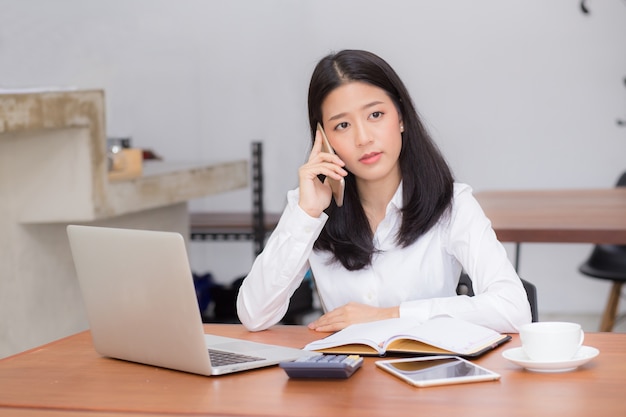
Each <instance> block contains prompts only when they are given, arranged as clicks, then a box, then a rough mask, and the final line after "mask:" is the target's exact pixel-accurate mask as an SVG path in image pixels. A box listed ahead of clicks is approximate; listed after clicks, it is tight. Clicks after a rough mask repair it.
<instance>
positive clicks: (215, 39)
mask: <svg viewBox="0 0 626 417" xmlns="http://www.w3.org/2000/svg"><path fill="white" fill-rule="evenodd" d="M587 5H588V7H589V8H590V10H591V14H590V15H584V14H582V13H581V11H580V8H579V2H578V1H574V0H551V1H542V0H509V1H502V0H478V1H471V2H468V1H466V0H447V1H441V0H402V1H400V0H387V1H384V2H381V1H372V0H344V1H337V0H316V1H313V0H309V1H304V0H228V1H226V0H224V1H211V0H55V1H47V0H0V88H1V87H5V88H18V87H31V86H74V87H79V88H103V89H104V90H105V91H106V97H107V130H108V134H109V135H110V136H118V135H130V136H132V137H133V141H134V142H133V143H134V145H136V146H140V147H146V148H152V149H153V150H155V151H156V152H157V153H159V154H161V155H163V156H164V157H165V158H167V159H169V160H175V159H200V158H201V159H211V158H240V157H245V156H247V155H248V153H249V143H250V141H251V140H253V139H262V140H263V141H264V142H265V165H266V169H265V177H266V199H265V203H266V206H267V208H268V209H269V210H274V211H279V210H281V209H282V206H283V203H284V197H285V192H286V191H287V190H288V189H290V188H293V187H295V186H296V171H297V168H298V166H299V165H300V164H301V163H302V162H303V161H304V159H305V157H306V151H307V147H308V143H309V138H308V134H307V121H306V91H307V87H308V80H309V76H310V74H311V71H312V69H313V66H314V65H315V63H316V62H317V60H318V59H319V58H321V57H322V56H324V55H325V54H327V53H328V52H330V51H333V50H339V49H344V48H361V49H368V50H371V51H373V52H376V53H378V54H380V55H381V56H382V57H383V58H385V59H386V60H387V61H388V62H389V63H390V64H391V65H392V66H393V67H394V68H395V69H396V70H397V71H398V73H399V74H400V76H401V77H402V78H403V79H404V81H405V83H406V84H407V86H408V87H409V89H410V90H411V92H412V94H413V98H414V100H415V102H416V105H417V107H418V110H419V111H420V113H421V114H422V116H423V117H424V119H425V121H426V122H427V125H428V126H429V128H430V130H431V132H432V134H433V136H434V138H435V139H436V141H437V142H438V143H439V145H440V146H441V148H442V150H443V151H444V153H445V155H446V157H447V158H448V160H449V162H450V164H451V165H452V168H453V170H454V172H455V173H456V176H457V179H458V180H460V181H463V182H467V183H470V184H471V185H473V186H474V188H475V189H477V190H484V189H495V188H516V189H520V188H552V187H559V188H560V187H565V188H577V187H608V186H612V185H613V183H614V182H615V181H616V179H617V176H618V174H619V173H620V172H621V171H622V170H624V169H626V163H625V162H626V128H619V127H618V126H617V125H616V119H618V118H626V88H625V87H624V84H623V78H624V77H625V76H626V53H625V51H626V2H625V1H623V0H622V1H620V0H606V1H588V2H587ZM250 204H251V203H250V196H249V191H247V190H241V191H237V192H232V193H228V194H226V195H223V196H219V197H214V198H210V199H203V200H199V201H194V202H192V204H191V206H192V208H194V209H201V208H203V209H205V208H206V209H209V208H214V209H223V208H229V209H241V210H246V209H248V208H249V206H250ZM507 249H510V250H511V251H512V245H507ZM590 249H591V245H578V244H577V245H543V244H542V245H538V244H525V245H523V247H522V262H521V274H522V275H523V276H524V277H526V278H527V279H529V280H531V281H533V282H534V283H535V284H536V285H537V286H538V289H539V293H540V300H539V302H540V309H541V311H543V312H568V311H584V312H599V311H600V310H601V308H602V307H603V306H604V302H605V298H606V294H607V291H608V284H607V283H604V282H598V281H595V280H591V279H588V278H584V277H583V276H582V275H580V274H579V273H578V272H577V267H578V265H579V264H580V263H581V262H582V260H583V259H584V258H585V257H586V256H587V254H588V252H589V250H590ZM251 253H252V249H251V247H250V245H249V244H245V243H240V244H236V243H235V244H229V245H217V244H204V245H199V244H193V246H192V248H191V256H192V264H193V266H194V268H195V269H196V270H199V271H201V270H208V269H210V270H211V271H213V272H214V273H215V275H216V276H217V278H218V280H221V281H229V280H231V279H233V278H235V277H236V276H237V275H240V274H244V273H245V272H246V270H247V268H248V267H249V265H250V263H251V262H252V256H251Z"/></svg>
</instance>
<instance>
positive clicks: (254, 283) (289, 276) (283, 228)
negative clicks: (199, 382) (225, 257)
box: [237, 189, 328, 331]
mask: <svg viewBox="0 0 626 417" xmlns="http://www.w3.org/2000/svg"><path fill="white" fill-rule="evenodd" d="M327 219H328V216H327V215H326V214H325V213H322V215H321V216H320V217H319V218H313V217H311V216H309V215H308V214H307V213H306V212H304V210H302V209H301V208H300V206H299V205H298V190H297V189H296V190H292V191H290V192H289V193H288V195H287V206H286V208H285V210H284V211H283V214H282V215H281V218H280V220H279V222H278V225H277V226H276V229H274V231H273V232H272V234H271V235H270V237H269V238H268V241H267V244H266V245H265V248H264V250H263V252H262V253H261V254H259V255H258V256H257V258H256V259H255V261H254V263H253V265H252V268H251V270H250V272H249V273H248V275H247V276H246V278H245V279H244V281H243V284H242V285H241V287H240V289H239V294H238V296H237V314H238V316H239V320H240V321H241V323H242V324H243V325H244V326H245V327H246V328H247V329H248V330H251V331H258V330H264V329H267V328H268V327H270V326H273V325H274V324H276V323H278V322H279V321H280V320H281V319H282V318H283V316H284V315H285V313H286V312H287V308H288V307H289V299H290V298H291V296H292V294H293V293H294V292H295V291H296V289H298V287H299V286H300V283H301V282H302V279H303V278H304V276H305V274H306V272H307V270H308V269H309V263H308V258H309V255H310V254H311V251H312V250H313V244H314V243H315V241H316V240H317V238H318V236H319V234H320V233H321V231H322V228H323V227H324V225H325V224H326V220H327Z"/></svg>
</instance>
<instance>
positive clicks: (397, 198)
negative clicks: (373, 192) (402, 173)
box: [387, 181, 403, 210]
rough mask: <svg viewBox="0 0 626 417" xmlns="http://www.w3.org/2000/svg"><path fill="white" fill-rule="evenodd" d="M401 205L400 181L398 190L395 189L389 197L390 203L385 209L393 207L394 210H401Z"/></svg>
mask: <svg viewBox="0 0 626 417" xmlns="http://www.w3.org/2000/svg"><path fill="white" fill-rule="evenodd" d="M402 203H403V201H402V181H400V184H398V188H397V189H396V192H395V193H394V195H393V197H391V201H390V202H389V205H388V206H387V207H388V208H391V207H394V208H395V209H396V210H402Z"/></svg>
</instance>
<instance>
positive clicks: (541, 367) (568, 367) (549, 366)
mask: <svg viewBox="0 0 626 417" xmlns="http://www.w3.org/2000/svg"><path fill="white" fill-rule="evenodd" d="M599 353H600V351H599V350H598V349H596V348H594V347H590V346H581V347H580V349H579V350H578V352H577V353H576V355H574V357H573V358H572V359H569V360H566V361H557V362H542V361H533V360H531V359H529V358H528V356H526V354H525V353H524V351H523V350H522V348H521V347H518V348H513V349H507V350H505V351H504V352H502V356H503V357H504V359H508V360H510V361H511V362H513V363H514V364H516V365H519V366H522V367H524V368H526V369H528V370H529V371H533V372H568V371H573V370H574V369H576V368H578V367H579V366H580V365H583V364H585V363H587V362H589V361H590V360H592V359H593V358H595V357H596V356H598V354H599Z"/></svg>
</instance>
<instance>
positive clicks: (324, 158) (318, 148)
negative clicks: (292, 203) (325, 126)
mask: <svg viewBox="0 0 626 417" xmlns="http://www.w3.org/2000/svg"><path fill="white" fill-rule="evenodd" d="M344 165H345V163H344V162H343V161H342V160H341V159H340V158H339V157H338V156H337V155H333V154H330V153H327V152H322V136H321V134H320V132H319V131H317V132H316V133H315V142H314V143H313V149H311V155H309V160H308V161H307V162H306V163H305V164H304V165H302V166H301V167H300V169H299V171H298V176H299V178H300V202H299V205H300V208H302V210H304V211H305V212H306V213H307V214H308V215H309V216H311V217H319V216H320V215H321V214H322V212H323V211H324V210H325V209H326V208H327V207H328V206H329V205H330V199H331V198H332V190H331V189H330V185H329V184H328V181H324V182H323V183H322V182H321V181H320V180H319V178H318V177H317V176H318V175H320V174H321V175H325V176H326V177H331V178H334V179H337V180H340V179H341V178H343V177H345V176H346V175H348V172H347V171H346V170H345V169H343V167H344Z"/></svg>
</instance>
